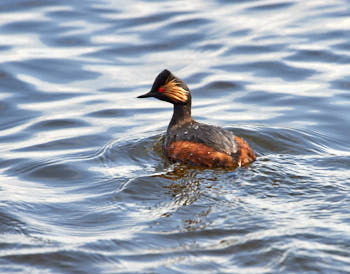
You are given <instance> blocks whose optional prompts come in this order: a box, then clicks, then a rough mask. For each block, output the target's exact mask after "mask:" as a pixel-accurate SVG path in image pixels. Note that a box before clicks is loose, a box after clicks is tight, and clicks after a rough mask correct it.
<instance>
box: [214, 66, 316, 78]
mask: <svg viewBox="0 0 350 274" xmlns="http://www.w3.org/2000/svg"><path fill="white" fill-rule="evenodd" d="M215 68H218V69H221V70H229V71H240V72H242V71H243V72H251V73H253V74H254V75H257V76H260V77H277V78H281V79H283V80H285V81H301V80H305V79H307V78H309V77H310V76H312V75H313V74H315V73H316V70H313V69H307V68H300V67H294V66H290V65H287V64H285V63H282V62H277V61H265V62H252V63H244V64H232V65H221V66H215Z"/></svg>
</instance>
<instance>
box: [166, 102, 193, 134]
mask: <svg viewBox="0 0 350 274" xmlns="http://www.w3.org/2000/svg"><path fill="white" fill-rule="evenodd" d="M190 121H192V116H191V102H187V103H186V104H174V113H173V117H172V118H171V121H170V124H169V126H168V129H170V128H172V127H174V126H176V125H181V124H184V123H186V122H190Z"/></svg>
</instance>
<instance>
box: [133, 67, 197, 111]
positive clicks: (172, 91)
mask: <svg viewBox="0 0 350 274" xmlns="http://www.w3.org/2000/svg"><path fill="white" fill-rule="evenodd" d="M146 97H155V98H158V99H159V100H162V101H166V102H169V103H172V104H187V103H190V102H191V93H190V89H189V88H188V87H187V85H186V84H185V83H184V82H183V81H182V80H181V79H179V78H177V77H176V76H175V75H173V74H172V73H171V72H170V71H169V70H167V69H165V70H163V71H162V72H161V73H159V74H158V76H157V77H156V79H155V80H154V83H153V85H152V89H151V91H150V92H148V93H146V94H144V95H140V96H138V97H137V98H146Z"/></svg>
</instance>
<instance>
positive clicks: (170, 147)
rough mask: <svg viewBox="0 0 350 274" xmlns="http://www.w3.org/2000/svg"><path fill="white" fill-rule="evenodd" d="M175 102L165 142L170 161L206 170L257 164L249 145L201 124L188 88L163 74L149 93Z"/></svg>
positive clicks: (174, 78)
mask: <svg viewBox="0 0 350 274" xmlns="http://www.w3.org/2000/svg"><path fill="white" fill-rule="evenodd" d="M145 97H155V98H158V99H160V100H162V101H166V102H169V103H172V104H173V105H174V112H173V116H172V119H171V121H170V123H169V126H168V129H167V132H166V135H165V138H164V141H163V153H164V155H165V157H166V158H167V159H168V160H169V161H170V162H182V163H186V164H190V165H197V166H206V167H237V166H244V165H247V164H250V163H252V162H253V161H255V159H256V157H255V154H254V152H253V150H252V149H251V148H250V147H249V145H248V144H247V143H246V142H245V141H244V140H243V139H242V138H240V137H237V136H235V135H234V134H233V133H232V132H230V131H228V130H225V129H223V128H220V127H217V126H212V125H207V124H203V123H199V122H197V121H195V120H193V118H192V116H191V101H192V98H191V93H190V90H189V88H188V87H187V85H186V84H185V83H184V82H183V81H182V80H180V79H179V78H177V77H176V76H174V75H173V74H172V73H171V72H170V71H168V70H164V71H162V72H161V73H160V74H159V75H158V76H157V78H156V79H155V81H154V84H153V86H152V89H151V91H150V92H149V93H146V94H144V95H141V96H139V97H138V98H145Z"/></svg>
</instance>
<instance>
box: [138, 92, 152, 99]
mask: <svg viewBox="0 0 350 274" xmlns="http://www.w3.org/2000/svg"><path fill="white" fill-rule="evenodd" d="M147 97H153V94H152V91H150V92H148V93H146V94H143V95H140V96H137V98H147Z"/></svg>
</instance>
